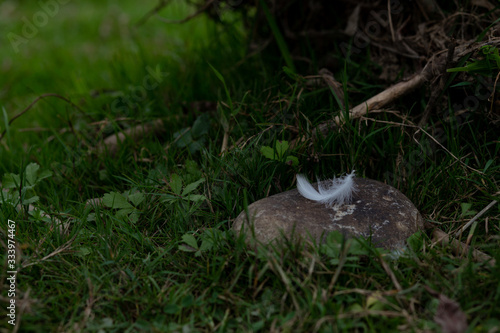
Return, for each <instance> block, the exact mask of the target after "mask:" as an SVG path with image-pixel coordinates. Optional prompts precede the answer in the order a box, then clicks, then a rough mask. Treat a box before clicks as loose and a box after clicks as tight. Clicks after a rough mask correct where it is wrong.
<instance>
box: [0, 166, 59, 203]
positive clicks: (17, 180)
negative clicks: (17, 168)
mask: <svg viewBox="0 0 500 333" xmlns="http://www.w3.org/2000/svg"><path fill="white" fill-rule="evenodd" d="M39 170H40V166H39V165H38V164H36V163H30V164H28V165H27V166H26V169H25V170H24V172H23V173H22V174H21V175H20V174H15V173H6V174H4V176H3V178H2V189H7V190H8V191H5V192H4V191H1V195H2V201H1V202H0V203H7V204H10V205H12V206H14V207H17V206H18V205H19V204H22V205H29V204H33V203H35V202H37V201H39V200H40V197H39V196H38V195H36V191H35V186H36V185H37V184H39V183H40V181H41V180H42V179H45V178H48V177H50V176H52V172H51V171H49V170H43V171H40V172H39Z"/></svg>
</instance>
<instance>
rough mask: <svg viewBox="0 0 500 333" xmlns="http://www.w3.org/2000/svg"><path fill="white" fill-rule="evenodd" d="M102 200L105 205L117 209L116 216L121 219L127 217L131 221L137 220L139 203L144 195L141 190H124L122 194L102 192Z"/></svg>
mask: <svg viewBox="0 0 500 333" xmlns="http://www.w3.org/2000/svg"><path fill="white" fill-rule="evenodd" d="M102 199H103V200H102V202H103V204H104V205H105V206H106V207H109V208H111V209H117V210H118V211H117V212H116V215H115V216H116V217H117V218H119V219H121V220H123V219H128V220H130V221H131V222H133V223H136V222H137V221H138V220H139V215H140V210H139V208H138V207H139V205H140V204H141V203H142V202H143V201H144V199H145V196H144V194H143V193H141V192H134V193H132V191H126V192H124V193H123V194H120V193H118V192H110V193H106V194H104V197H103V198H102Z"/></svg>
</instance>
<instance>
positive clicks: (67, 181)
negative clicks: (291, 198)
mask: <svg viewBox="0 0 500 333" xmlns="http://www.w3.org/2000/svg"><path fill="white" fill-rule="evenodd" d="M156 4H157V2H156V1H144V2H142V3H140V4H138V3H137V2H133V1H122V2H120V4H118V3H117V2H114V1H99V2H98V1H87V2H85V3H81V4H80V3H77V2H69V3H68V4H66V5H64V6H61V10H60V13H59V14H57V15H56V16H54V17H53V18H51V19H50V21H49V22H48V23H47V25H45V26H44V27H43V28H41V29H40V31H39V33H38V35H37V36H36V37H34V38H33V39H31V40H30V41H29V42H28V43H27V44H25V45H23V46H22V48H21V51H20V53H18V54H15V53H14V52H13V50H12V49H11V48H9V47H8V45H9V44H8V41H6V40H5V39H2V42H3V45H7V47H3V48H2V49H1V51H0V71H1V75H0V87H1V91H0V108H5V111H6V114H7V116H8V117H9V118H11V117H13V116H14V115H15V114H17V113H19V112H21V111H22V110H24V109H25V108H26V107H27V106H28V105H29V104H30V103H31V102H32V101H33V100H34V99H35V98H37V97H38V96H40V95H42V94H44V93H57V94H59V95H61V96H64V97H66V98H68V99H69V100H71V101H72V102H73V103H74V104H75V105H77V106H78V108H76V107H74V106H72V105H70V104H68V103H67V102H65V101H63V100H60V99H57V98H54V97H48V98H45V99H43V100H41V101H40V102H38V103H37V104H36V105H35V106H34V107H33V108H32V109H30V110H29V111H27V112H26V113H25V114H24V115H23V116H21V117H20V118H19V119H17V120H16V121H15V122H13V123H12V124H11V125H10V126H9V134H8V135H7V136H6V137H4V138H3V140H2V142H1V144H2V147H0V174H1V175H4V174H7V173H14V174H19V175H20V176H21V177H22V176H23V172H24V170H25V168H26V167H27V166H28V165H30V163H37V164H38V165H40V170H39V173H40V172H41V171H42V170H50V171H51V173H52V175H51V176H50V177H48V178H44V179H41V180H40V181H39V182H38V183H36V184H35V186H34V187H33V189H26V188H25V190H24V192H23V194H22V195H23V199H24V200H30V199H32V200H33V201H34V206H35V207H37V208H38V209H41V210H43V211H44V212H46V213H47V214H48V215H47V216H48V217H47V216H43V215H38V216H37V215H36V214H34V215H33V214H32V215H30V214H29V213H27V212H26V208H27V206H24V207H22V208H21V209H18V208H16V207H14V206H12V205H10V204H8V203H7V202H6V201H7V200H6V199H5V198H4V199H2V204H1V205H0V231H1V232H0V235H1V242H0V244H1V245H2V246H1V247H2V252H1V256H0V258H2V262H6V254H7V252H6V251H7V250H6V247H7V245H6V243H7V234H8V230H7V229H8V228H7V220H8V219H11V220H14V221H16V237H15V238H16V243H17V249H18V252H17V254H16V259H17V260H18V262H17V265H18V266H17V267H18V268H17V271H18V275H17V306H18V307H17V321H18V326H17V329H18V330H19V331H20V332H48V331H54V332H77V331H85V332H124V331H126V332H143V331H144V332H164V331H178V332H181V331H182V332H184V331H187V332H195V331H202V332H205V331H218V332H228V331H229V332H230V331H233V332H255V331H262V332H267V331H271V330H280V331H303V332H314V331H318V332H338V331H348V332H352V331H374V332H382V331H424V330H430V331H435V332H439V331H440V329H439V326H438V325H437V324H436V323H435V322H434V320H433V317H434V315H435V313H436V309H437V306H438V302H437V300H436V299H435V298H433V297H432V296H431V295H430V294H429V292H427V290H426V289H425V286H427V287H430V288H432V289H434V290H437V291H439V292H441V293H443V294H445V295H447V296H448V297H449V298H451V299H454V300H456V301H457V302H458V303H459V304H460V306H461V308H462V309H463V311H464V312H465V313H466V315H467V318H468V322H469V324H470V327H471V331H472V330H474V331H478V332H488V331H491V330H493V329H494V328H495V327H498V326H500V321H498V319H496V318H499V317H500V310H499V307H498V304H499V302H500V285H499V283H498V276H499V274H500V269H499V267H500V266H498V264H497V265H496V266H495V267H489V266H488V264H485V263H477V262H474V261H472V260H469V259H468V257H467V255H466V256H465V257H464V258H461V257H458V256H454V255H453V254H452V251H451V250H450V249H448V248H441V247H439V246H431V245H432V242H431V241H430V240H429V239H428V238H427V236H426V235H422V236H421V238H420V239H419V241H420V242H421V243H422V244H421V246H420V247H419V248H418V249H417V251H416V252H415V253H413V252H411V253H410V255H408V256H405V257H402V258H400V259H399V260H390V259H389V258H387V257H385V259H381V255H380V253H379V250H377V249H374V248H373V247H371V246H370V245H369V244H367V243H366V242H361V245H360V246H361V247H362V248H363V249H364V250H363V253H364V254H363V255H352V256H348V252H347V251H344V252H342V251H340V252H334V253H333V254H332V252H329V251H327V250H326V249H325V248H324V247H319V246H318V247H316V248H312V249H311V248H305V247H304V246H303V245H300V244H298V245H297V244H285V246H284V248H283V249H281V250H277V251H274V250H272V249H271V250H270V251H269V253H262V252H256V251H254V250H252V249H248V248H246V247H245V245H244V242H243V240H242V239H238V238H235V237H234V235H233V234H232V233H231V231H230V227H231V225H232V221H233V219H234V218H235V217H236V216H237V215H238V214H239V213H240V212H241V211H243V210H244V209H245V206H246V203H252V202H255V201H257V200H259V199H262V198H265V197H267V196H269V195H273V194H276V193H280V192H282V191H286V190H288V189H292V188H294V187H295V185H294V184H293V180H294V175H295V174H296V173H297V172H306V173H308V175H309V176H314V175H322V176H325V177H331V176H333V175H338V174H340V173H342V172H345V171H347V170H350V169H352V168H355V169H356V170H358V173H359V176H361V177H369V178H372V179H377V180H381V181H386V182H388V183H390V184H392V185H393V186H395V187H397V188H398V189H399V190H401V191H402V192H403V193H404V194H405V195H407V196H408V197H409V198H410V199H411V200H412V201H413V202H414V203H415V205H416V206H417V208H418V209H419V210H420V211H421V212H422V214H423V216H424V218H425V219H426V220H427V221H431V222H434V223H438V224H439V225H440V227H441V228H442V229H443V230H444V231H446V232H452V231H455V230H457V229H458V228H459V227H460V226H461V225H463V224H465V223H466V222H467V221H468V220H470V218H472V217H473V216H474V215H475V212H479V211H480V210H481V209H483V208H484V207H485V206H486V205H488V204H489V203H490V202H491V201H492V200H493V199H497V200H498V197H499V193H498V182H499V180H500V179H499V174H500V172H499V171H500V165H499V164H498V155H499V150H500V142H499V140H498V139H499V138H498V131H497V130H498V126H497V127H496V128H495V127H494V126H492V125H491V124H490V122H489V120H488V115H487V114H488V111H489V110H488V109H487V106H488V105H489V103H487V102H486V101H482V100H479V102H480V107H478V108H477V109H476V110H473V111H470V112H468V113H467V115H468V118H467V119H466V120H465V121H462V123H461V124H459V125H458V126H455V125H454V124H455V122H454V121H455V120H456V119H457V117H453V108H452V107H450V112H452V117H451V118H450V117H445V116H440V115H436V116H434V117H433V118H432V119H431V121H432V122H433V124H434V127H435V128H436V129H439V131H440V132H439V133H442V134H439V133H438V132H432V131H431V130H429V129H428V132H430V133H432V134H433V135H434V136H436V137H439V138H440V140H439V141H440V142H441V144H442V145H443V146H444V147H446V149H448V150H449V152H447V151H445V150H444V149H442V147H440V146H439V145H435V144H434V143H433V141H432V140H431V139H430V138H429V137H428V136H426V135H422V136H421V137H420V139H419V143H418V144H417V143H416V142H415V141H414V136H413V135H414V129H413V128H411V127H403V126H399V125H397V124H394V123H401V119H400V118H398V117H396V116H393V115H390V114H385V115H384V114H377V115H374V116H372V117H371V118H372V119H373V120H374V121H360V120H353V121H351V122H350V123H349V126H345V127H343V128H342V130H340V131H334V132H331V133H329V134H328V135H327V136H326V137H323V138H320V139H319V140H318V141H316V142H315V143H314V144H313V145H311V146H308V145H305V144H304V145H300V146H298V147H296V148H294V149H293V150H290V151H288V152H287V154H289V155H293V156H296V157H297V158H298V160H299V164H298V166H290V165H288V164H285V163H282V162H281V161H279V160H271V159H267V158H266V157H265V156H263V155H262V154H261V152H260V150H261V147H262V146H271V147H274V145H275V142H276V141H277V140H287V141H290V140H292V139H293V138H294V137H295V134H294V132H293V131H292V130H289V129H286V127H287V126H288V127H295V128H297V129H299V130H300V132H301V133H306V134H307V133H310V131H311V130H312V128H313V126H315V125H317V124H319V123H320V122H321V121H324V120H327V119H330V117H331V115H332V112H333V113H338V112H339V111H338V106H337V102H336V100H335V98H334V96H333V95H332V94H331V93H330V91H329V90H328V89H324V88H311V87H310V86H307V85H306V84H305V83H304V82H303V81H302V80H300V78H298V79H297V80H294V79H292V78H290V77H289V76H288V75H286V74H285V73H284V72H283V71H282V70H281V68H282V66H283V65H285V63H284V62H283V63H281V64H279V65H277V66H276V67H273V66H269V65H267V64H265V62H264V60H263V58H261V57H259V56H256V57H253V58H251V59H249V60H248V61H246V62H244V64H243V65H241V66H239V67H237V66H235V64H236V63H237V62H238V61H239V60H241V59H242V57H243V56H244V50H245V47H246V45H245V43H244V38H243V36H242V32H241V30H240V27H239V26H238V25H235V26H231V25H230V26H228V27H224V28H222V27H221V26H216V25H215V24H214V23H213V22H210V21H209V20H207V19H206V18H204V17H199V18H197V19H194V20H192V21H190V22H188V23H186V24H183V25H168V24H165V23H163V22H161V21H159V20H157V19H155V18H151V19H150V20H149V21H148V22H147V23H146V24H144V25H142V26H140V27H134V23H135V22H137V21H138V20H139V19H140V18H141V17H143V15H145V13H146V12H148V11H149V10H150V9H151V8H153V7H154V6H155V5H156ZM0 6H2V9H3V10H0V16H1V17H0V18H1V19H0V29H1V30H2V31H14V32H16V31H17V32H19V31H21V29H22V21H20V19H21V18H22V17H23V16H27V17H31V16H32V15H33V14H34V13H36V12H37V11H38V10H39V9H40V8H39V7H38V5H37V3H35V2H33V3H30V4H23V5H20V4H18V2H15V1H6V2H4V3H3V4H2V5H0ZM9 6H10V7H9ZM12 8H14V9H12ZM7 9H10V10H12V11H10V12H8V11H7ZM190 12H192V9H190V8H188V7H186V6H184V5H182V3H179V2H174V3H173V4H172V5H171V6H169V7H167V8H166V9H164V10H163V11H162V13H161V15H162V16H164V17H168V18H171V19H173V18H182V17H184V16H185V15H186V14H187V13H190ZM225 18H226V19H227V20H228V22H229V20H230V19H231V15H229V18H227V17H225ZM75 22H78V24H75ZM2 38H5V35H4V36H2ZM5 43H7V44H5ZM366 61H367V58H366V56H365V57H363V56H359V58H356V57H354V58H353V62H352V63H350V64H348V66H347V69H346V71H345V73H339V75H345V77H346V81H347V82H350V83H352V84H353V85H354V86H356V87H358V89H357V90H356V89H352V90H351V89H348V91H347V92H348V94H349V99H350V100H351V101H352V103H353V104H356V103H358V102H361V101H363V100H364V99H366V98H367V97H369V96H371V95H372V94H373V93H376V92H378V91H380V89H381V87H379V86H376V85H375V84H374V83H372V82H370V81H369V80H367V79H366V78H367V77H370V78H371V76H373V74H370V76H367V75H366V73H365V72H363V71H364V70H365V69H363V68H364V66H360V65H359V63H360V62H366ZM157 66H158V68H159V70H160V71H161V72H164V73H167V72H168V73H169V74H168V76H165V77H164V78H163V80H162V81H161V82H159V84H158V86H157V87H155V88H154V89H150V90H147V91H146V95H144V96H141V98H137V99H136V100H133V101H132V104H131V105H128V104H127V103H123V102H120V103H119V104H115V106H116V105H118V107H113V105H114V104H113V103H116V101H117V99H119V98H123V97H126V96H132V94H133V93H134V91H136V90H137V87H141V86H143V80H144V78H145V77H146V76H147V75H148V74H149V72H148V70H147V68H148V67H149V68H157ZM210 66H213V68H214V69H216V71H217V72H218V73H220V76H222V77H223V78H224V80H223V81H224V82H225V84H226V86H227V92H228V93H229V95H230V99H229V98H228V96H227V93H226V89H225V87H224V85H223V84H222V82H221V80H220V78H219V77H218V76H217V75H216V71H214V70H213V69H212V68H211V67H210ZM474 82H476V83H475V84H478V83H477V81H474ZM102 89H107V90H108V92H107V93H103V94H100V95H98V96H96V95H95V94H94V95H92V93H93V92H95V91H100V90H102ZM453 89H458V90H453ZM457 91H458V92H459V93H460V94H463V93H467V94H470V95H473V93H474V91H475V87H465V88H463V87H461V88H450V90H449V94H450V96H453V94H456V93H457ZM299 92H300V94H299ZM424 93H425V91H424V89H422V91H420V94H418V93H415V94H414V95H413V97H412V100H411V101H410V102H411V103H403V102H404V101H400V102H399V103H401V104H400V105H396V107H398V110H401V112H402V113H403V115H406V114H408V115H412V114H413V115H414V114H418V113H420V112H422V111H423V105H425V103H426V102H427V98H426V97H425V94H424ZM93 96H94V97H93ZM299 96H300V98H299ZM462 96H463V95H462ZM462 98H463V97H462ZM229 100H231V101H232V105H233V108H232V109H231V110H230V109H229V107H225V106H223V105H221V106H220V107H219V110H215V108H211V109H209V110H207V111H200V110H197V109H196V108H192V107H191V106H190V105H191V104H190V103H191V102H196V101H210V102H214V101H220V102H221V103H222V102H223V103H226V104H227V105H229V104H230V103H229ZM458 102H459V103H461V102H462V101H461V100H458ZM238 108H239V111H238V113H236V112H234V113H235V115H232V114H231V111H234V110H238ZM199 117H205V118H200V119H201V120H200V121H199V123H198V125H196V119H198V118H199ZM158 118H161V119H163V121H164V122H165V124H166V125H165V127H166V132H165V133H164V134H162V135H161V136H159V137H154V136H147V137H145V138H143V139H141V140H138V141H137V142H136V141H133V140H127V141H125V142H124V143H123V145H121V146H120V148H119V150H118V152H117V154H116V155H115V156H114V157H111V156H109V155H106V154H95V153H90V152H89V146H91V147H93V146H95V145H96V144H98V142H100V140H101V139H102V137H103V136H106V135H109V134H111V133H113V132H114V131H116V130H117V129H119V128H128V127H131V126H134V125H136V124H141V123H147V122H149V121H153V120H155V119H158ZM224 119H225V120H224ZM449 119H451V120H453V121H449ZM454 119H455V120H454ZM104 120H108V122H102V121H104ZM382 121H386V122H391V123H384V122H382ZM97 122H101V123H97ZM1 124H2V125H1V129H2V130H3V129H4V128H5V123H3V122H2V123H1ZM195 125H196V126H195ZM271 125H272V126H271ZM190 126H192V127H193V130H192V132H191V140H186V141H183V140H177V141H175V140H176V137H177V135H176V133H177V134H178V133H181V132H182V131H184V130H185V129H186V128H188V127H190ZM270 126H271V127H270ZM33 128H37V129H38V130H37V131H29V132H26V131H21V130H23V129H33ZM195 128H196V130H195ZM225 128H226V129H228V130H229V131H230V133H229V139H230V140H229V147H231V146H233V145H234V144H235V142H236V141H237V140H239V139H240V138H242V141H241V143H244V142H246V141H247V140H248V142H247V144H246V145H244V146H243V145H239V146H237V147H235V148H232V149H230V150H229V151H228V152H226V153H225V154H221V153H220V151H221V145H222V141H223V136H224V131H225ZM179 131H181V132H179ZM190 144H191V145H190ZM422 147H424V150H423V148H422ZM450 153H452V154H453V155H454V156H455V157H456V158H458V159H459V160H460V161H461V162H462V163H463V164H462V163H460V162H458V161H457V160H456V159H455V158H454V157H453V156H452V155H451V154H450ZM285 158H286V156H285ZM464 164H465V165H467V166H465V165H464ZM469 167H471V168H474V169H476V170H479V171H481V173H478V172H476V171H473V170H471V169H470V168H469ZM30 175H33V174H32V173H30V172H28V173H27V174H26V176H28V178H29V176H30ZM38 175H39V174H38ZM175 175H177V176H175ZM201 179H203V180H202V181H200V182H198V181H199V180H201ZM2 182H3V184H4V185H5V182H6V178H5V177H4V178H3V179H2ZM196 182H198V186H197V187H196V188H194V189H193V190H192V192H190V193H189V194H190V195H191V196H189V195H188V194H186V195H183V191H186V188H188V187H189V186H190V184H196ZM25 185H26V184H25ZM192 187H195V185H192ZM21 192H22V190H21ZM112 192H114V193H121V194H122V195H123V196H120V195H116V194H115V195H114V194H111V193H112ZM3 193H4V196H5V195H6V193H10V194H11V195H16V194H17V193H19V191H18V189H14V190H10V192H3ZM35 195H36V196H38V197H39V200H38V201H36V200H35V199H33V197H34V196H35ZM113 195H114V196H113ZM193 195H198V197H194V196H193ZM202 196H204V197H202ZM103 197H104V198H108V199H109V198H110V197H112V198H114V199H113V200H111V199H109V200H108V201H106V202H107V206H104V207H99V206H97V207H95V206H86V205H85V202H86V201H87V200H88V199H91V198H103ZM197 198H198V199H197ZM124 209H125V210H124ZM127 209H128V210H127ZM499 209H500V207H499V204H496V205H495V206H493V207H492V208H491V209H490V210H489V211H488V212H487V213H486V214H485V215H483V216H482V217H481V218H479V219H478V223H477V225H476V226H474V227H473V228H470V229H468V230H467V231H466V232H465V234H464V235H462V238H461V239H462V241H465V240H466V238H467V237H468V236H470V237H471V244H472V245H473V246H474V247H475V248H477V249H480V250H481V251H483V252H485V253H487V254H489V255H491V256H493V257H495V258H496V260H497V262H498V260H500V251H499V250H498V249H499V248H500V229H499V227H500V224H499ZM470 230H473V231H470ZM198 250H199V251H198ZM384 262H386V263H387V265H388V268H387V267H386V268H384V265H383V263H384ZM4 267H6V266H4ZM6 271H7V270H6V269H5V270H2V273H0V281H1V283H0V291H1V292H0V303H1V307H2V309H5V308H6V306H7V305H8V303H7V302H8V301H9V298H8V297H7V290H8V282H7V280H6V278H7V277H8V275H7V273H5V272H6ZM391 271H392V272H393V273H394V277H393V278H391V276H390V274H389V272H391ZM397 284H399V285H400V286H401V290H397ZM1 313H3V312H1ZM0 328H1V329H2V330H4V331H10V330H11V329H12V327H11V326H10V325H8V323H7V319H6V317H4V316H3V314H2V318H1V320H0Z"/></svg>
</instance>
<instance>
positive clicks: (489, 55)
mask: <svg viewBox="0 0 500 333" xmlns="http://www.w3.org/2000/svg"><path fill="white" fill-rule="evenodd" d="M480 50H481V52H482V56H481V57H480V58H479V59H473V60H472V61H471V62H469V63H467V64H466V66H463V67H455V68H449V69H448V70H447V72H450V73H453V72H469V73H476V74H482V75H488V76H489V75H492V73H494V72H495V71H498V70H499V69H500V55H499V53H498V49H497V48H496V47H494V46H491V45H484V46H483V47H481V48H480Z"/></svg>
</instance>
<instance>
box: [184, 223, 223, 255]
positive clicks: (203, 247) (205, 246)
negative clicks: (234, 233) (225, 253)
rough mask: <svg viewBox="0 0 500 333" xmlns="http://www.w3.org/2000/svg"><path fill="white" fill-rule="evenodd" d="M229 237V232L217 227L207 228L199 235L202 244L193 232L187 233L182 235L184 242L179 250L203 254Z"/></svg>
mask: <svg viewBox="0 0 500 333" xmlns="http://www.w3.org/2000/svg"><path fill="white" fill-rule="evenodd" d="M226 238H227V232H226V231H221V230H217V229H206V230H205V231H204V232H203V233H202V234H200V235H199V241H200V244H198V240H197V239H196V238H195V237H194V235H193V234H190V233H186V234H184V235H183V236H182V241H183V244H181V245H179V250H181V251H185V252H193V253H194V255H195V256H196V257H199V256H201V255H202V254H203V253H204V252H207V251H209V250H211V249H212V248H214V246H217V245H218V244H220V243H221V241H222V240H224V239H226Z"/></svg>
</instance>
